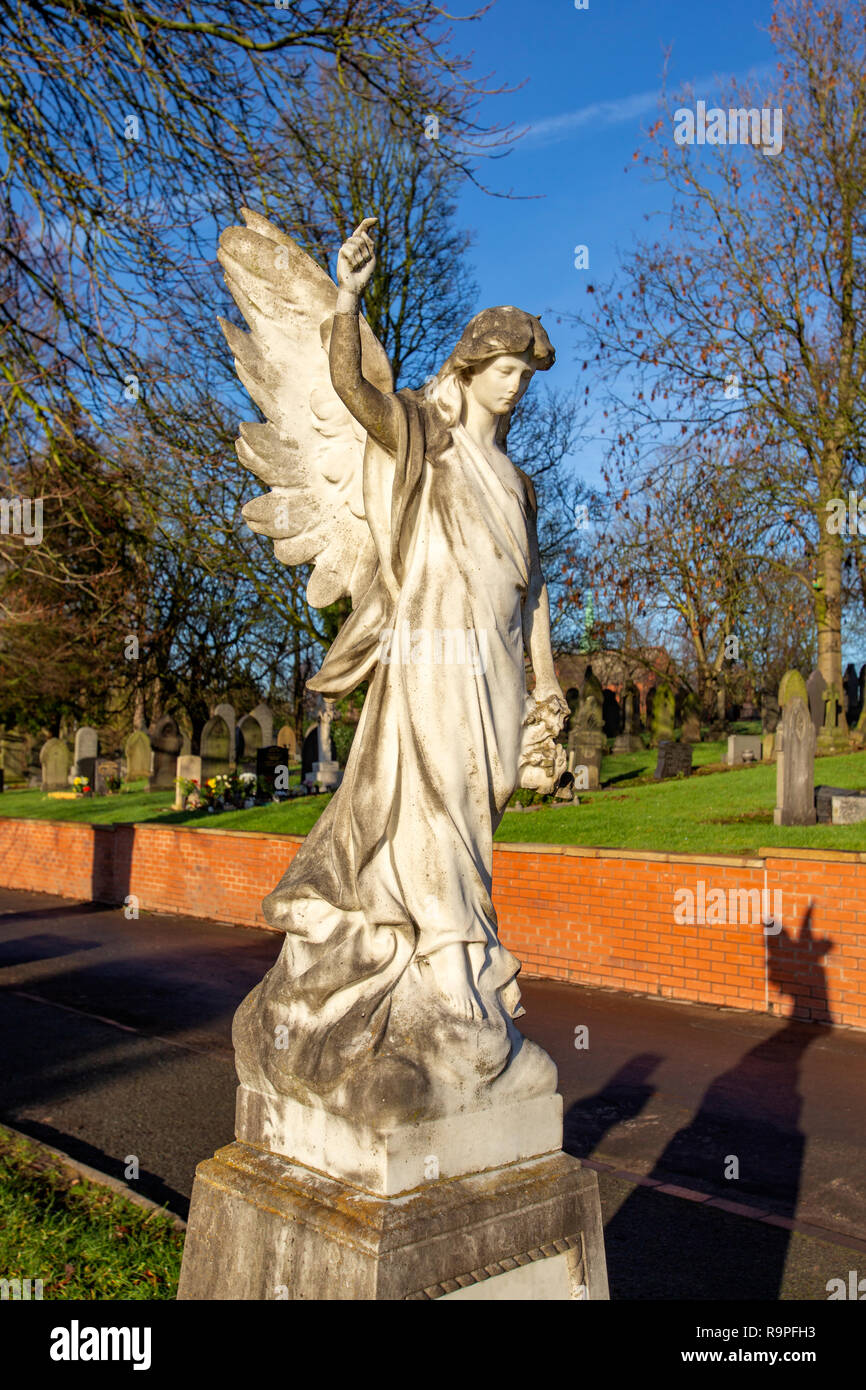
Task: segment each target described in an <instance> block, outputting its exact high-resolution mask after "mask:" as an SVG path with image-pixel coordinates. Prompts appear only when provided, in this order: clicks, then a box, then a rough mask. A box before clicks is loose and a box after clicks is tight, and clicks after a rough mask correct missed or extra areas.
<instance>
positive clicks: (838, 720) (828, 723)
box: [817, 685, 848, 753]
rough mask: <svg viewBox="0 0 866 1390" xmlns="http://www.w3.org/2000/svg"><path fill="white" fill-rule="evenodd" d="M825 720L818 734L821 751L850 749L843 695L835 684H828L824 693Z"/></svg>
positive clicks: (837, 751) (836, 751)
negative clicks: (845, 725) (845, 724)
mask: <svg viewBox="0 0 866 1390" xmlns="http://www.w3.org/2000/svg"><path fill="white" fill-rule="evenodd" d="M823 701H824V721H823V724H822V726H821V730H820V732H819V734H818V745H817V751H818V752H819V753H843V752H847V751H848V733H847V730H846V729H845V727H844V723H843V720H844V711H843V709H842V695H841V692H840V691H839V690H838V689H837V688H836V686H835V685H826V686H825V687H824V693H823Z"/></svg>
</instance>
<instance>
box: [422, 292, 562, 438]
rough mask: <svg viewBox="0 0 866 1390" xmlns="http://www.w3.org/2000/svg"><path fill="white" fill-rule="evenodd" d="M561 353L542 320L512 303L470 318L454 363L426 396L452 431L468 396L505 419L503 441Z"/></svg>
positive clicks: (442, 370)
mask: <svg viewBox="0 0 866 1390" xmlns="http://www.w3.org/2000/svg"><path fill="white" fill-rule="evenodd" d="M555 356H556V354H555V353H554V351H553V348H552V347H551V344H550V339H549V338H548V336H547V334H546V333H545V331H544V329H543V328H542V326H541V320H540V319H538V318H536V317H535V315H534V314H527V313H525V312H524V310H523V309H515V308H514V307H513V305H511V304H502V305H500V306H499V307H498V308H496V309H483V310H482V311H481V313H480V314H476V315H475V317H474V319H470V321H469V323H468V324H467V325H466V328H465V329H464V330H463V334H462V336H461V338H460V341H459V343H458V344H457V346H456V348H455V349H454V351H453V352H452V354H451V356H450V357H449V358H448V361H447V362H446V363H445V364H444V366H443V367H441V368H440V369H439V371H438V372H437V374H436V376H435V377H434V378H433V380H432V381H431V382H430V383H429V385H428V387H427V390H426V392H425V398H426V400H427V401H429V402H430V403H431V405H432V406H433V407H434V408H435V411H436V414H437V415H438V417H439V423H440V425H441V426H442V428H443V429H444V430H446V431H449V432H450V430H451V429H452V428H453V426H454V425H456V424H457V422H458V420H460V418H461V416H462V414H463V407H464V404H465V401H466V396H467V395H472V396H474V397H475V399H476V401H477V402H478V403H479V405H482V406H484V407H485V408H486V409H487V410H489V411H490V413H491V414H492V415H496V416H498V417H499V426H498V428H497V432H496V438H497V442H498V443H502V442H504V439H505V436H506V435H507V433H508V423H509V420H510V418H511V412H512V410H513V409H514V407H515V406H516V404H517V402H518V401H519V400H520V398H521V396H522V395H523V394H524V392H525V391H526V388H527V386H528V385H529V382H530V381H531V379H532V377H533V375H534V373H535V372H537V371H541V372H546V371H547V370H548V368H549V367H552V366H553V363H554V360H555Z"/></svg>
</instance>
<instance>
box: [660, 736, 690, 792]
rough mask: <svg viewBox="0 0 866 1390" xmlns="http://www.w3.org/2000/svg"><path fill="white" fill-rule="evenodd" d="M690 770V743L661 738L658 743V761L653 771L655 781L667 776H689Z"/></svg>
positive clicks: (662, 780)
mask: <svg viewBox="0 0 866 1390" xmlns="http://www.w3.org/2000/svg"><path fill="white" fill-rule="evenodd" d="M691 771H692V745H691V744H690V743H674V742H673V740H672V739H662V741H661V743H660V744H659V753H658V762H657V763H656V770H655V772H654V773H653V776H654V777H655V779H656V781H657V782H664V781H666V780H667V778H669V777H679V775H680V774H681V773H682V775H683V776H684V777H690V776H691Z"/></svg>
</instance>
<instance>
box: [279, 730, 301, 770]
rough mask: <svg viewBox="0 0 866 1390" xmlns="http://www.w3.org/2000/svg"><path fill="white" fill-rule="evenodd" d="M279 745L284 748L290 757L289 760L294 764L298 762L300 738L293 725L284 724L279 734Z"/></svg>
mask: <svg viewBox="0 0 866 1390" xmlns="http://www.w3.org/2000/svg"><path fill="white" fill-rule="evenodd" d="M277 743H278V744H279V745H280V747H281V748H284V749H285V750H286V752H287V753H288V755H289V760H290V761H291V762H293V763H295V762H297V760H298V736H297V734H296V733H295V731H294V729H293V728H292V726H291V724H284V725H283V727H282V728H281V729H280V732H279V733H278V734H277Z"/></svg>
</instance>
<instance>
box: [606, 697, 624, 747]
mask: <svg viewBox="0 0 866 1390" xmlns="http://www.w3.org/2000/svg"><path fill="white" fill-rule="evenodd" d="M602 721H603V724H604V732H605V735H606V737H607V738H616V736H617V734H619V733H621V732H622V714H621V713H620V708H619V700H618V699H617V698H616V694H615V693H614V691H613V690H605V691H604V694H603V697H602Z"/></svg>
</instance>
